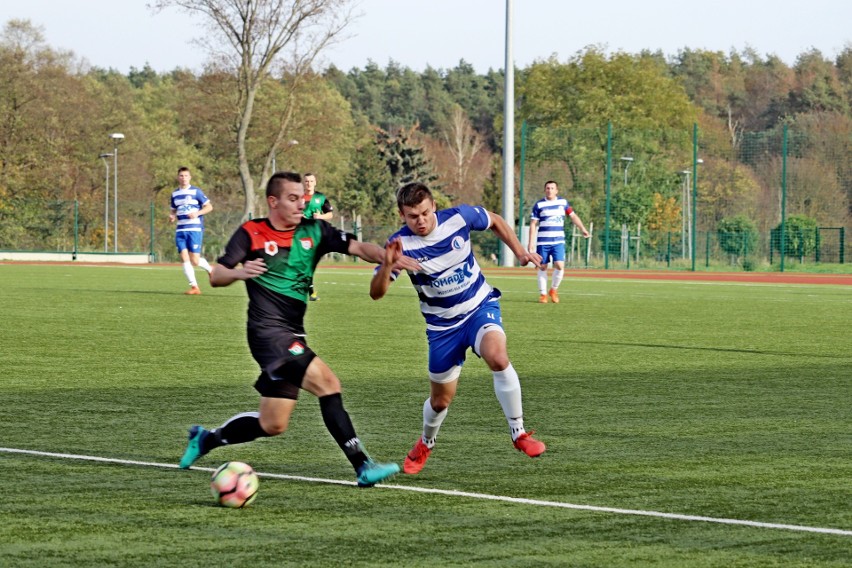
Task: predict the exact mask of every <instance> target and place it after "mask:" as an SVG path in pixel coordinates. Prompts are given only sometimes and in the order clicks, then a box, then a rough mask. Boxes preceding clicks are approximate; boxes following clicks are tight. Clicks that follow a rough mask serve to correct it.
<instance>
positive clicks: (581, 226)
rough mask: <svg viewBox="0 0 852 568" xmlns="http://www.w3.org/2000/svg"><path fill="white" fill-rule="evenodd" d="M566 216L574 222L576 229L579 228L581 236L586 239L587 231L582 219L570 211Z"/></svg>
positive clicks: (587, 236)
mask: <svg viewBox="0 0 852 568" xmlns="http://www.w3.org/2000/svg"><path fill="white" fill-rule="evenodd" d="M568 217H569V218H570V219H571V222H572V223H574V225H576V227H577V228H578V229H580V232H581V233H583V236H584V237H585V238H587V239H588V238H589V231H587V230H586V226H585V225H584V224H583V221H582V220H581V219H580V216H579V215H577V214H576V213H574V212H573V211H572V212H571V214H570V215H569V216H568Z"/></svg>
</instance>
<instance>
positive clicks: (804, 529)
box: [0, 447, 852, 536]
mask: <svg viewBox="0 0 852 568" xmlns="http://www.w3.org/2000/svg"><path fill="white" fill-rule="evenodd" d="M0 452H5V453H10V454H26V455H31V456H42V457H50V458H65V459H74V460H85V461H93V462H101V463H112V464H119V465H139V466H145V467H159V468H166V469H180V468H179V467H178V466H177V465H175V464H170V463H157V462H144V461H134V460H121V459H115V458H102V457H99V456H84V455H79V454H62V453H55V452H41V451H37V450H22V449H18V448H2V447H0ZM191 469H192V470H196V471H210V472H212V471H214V469H213V468H209V467H193V468H191ZM258 475H259V476H260V477H268V478H271V479H285V480H291V481H306V482H311V483H327V484H333V485H355V482H354V481H343V480H340V479H325V478H322V477H304V476H301V475H284V474H278V473H260V472H258ZM375 489H396V490H402V491H414V492H416V493H431V494H435V495H447V496H450V497H466V498H469V499H486V500H489V501H503V502H505V503H517V504H519V505H535V506H539V507H557V508H561V509H574V510H577V511H593V512H596V513H613V514H616V515H635V516H641V517H657V518H661V519H674V520H678V521H699V522H705V523H717V524H722V525H740V526H747V527H757V528H762V529H779V530H789V531H797V532H809V533H821V534H832V535H841V536H852V530H843V529H833V528H823V527H809V526H804V525H787V524H779V523H763V522H760V521H744V520H741V519H724V518H719V517H703V516H700V515H682V514H679V513H663V512H660V511H644V510H641V509H619V508H616V507H597V506H595V505H576V504H573V503H562V502H560V501H542V500H540V499H525V498H521V497H507V496H503V495H489V494H487V493H471V492H468V491H455V490H447V489H430V488H427V487H414V486H408V485H388V484H382V485H377V486H376V487H375Z"/></svg>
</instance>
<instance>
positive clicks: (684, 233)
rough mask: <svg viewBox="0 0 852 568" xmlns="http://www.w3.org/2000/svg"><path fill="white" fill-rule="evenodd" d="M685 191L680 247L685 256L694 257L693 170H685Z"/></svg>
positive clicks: (683, 192) (682, 201)
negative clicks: (691, 186) (691, 198)
mask: <svg viewBox="0 0 852 568" xmlns="http://www.w3.org/2000/svg"><path fill="white" fill-rule="evenodd" d="M680 173H681V174H683V176H684V177H683V191H682V192H681V194H682V195H681V199H680V203H681V205H680V207H681V211H682V213H683V215H682V217H683V219H682V222H681V230H680V247H681V256H682V257H683V258H692V217H691V214H690V203H689V176H690V175H692V170H683V171H682V172H680Z"/></svg>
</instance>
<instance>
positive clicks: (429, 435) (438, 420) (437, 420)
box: [423, 398, 449, 448]
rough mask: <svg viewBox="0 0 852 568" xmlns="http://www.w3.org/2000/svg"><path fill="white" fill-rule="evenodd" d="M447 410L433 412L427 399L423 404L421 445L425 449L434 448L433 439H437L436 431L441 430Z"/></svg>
mask: <svg viewBox="0 0 852 568" xmlns="http://www.w3.org/2000/svg"><path fill="white" fill-rule="evenodd" d="M448 410H449V408H445V409H444V410H442V411H441V412H435V409H434V408H432V403H431V402H430V400H429V399H428V398H427V399H426V402H424V403H423V443H424V444H426V447H427V448H432V447H434V446H435V438H437V437H438V430H440V429H441V424H443V423H444V418H446V417H447V411H448Z"/></svg>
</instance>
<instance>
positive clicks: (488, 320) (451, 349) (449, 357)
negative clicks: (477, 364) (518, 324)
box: [426, 298, 503, 374]
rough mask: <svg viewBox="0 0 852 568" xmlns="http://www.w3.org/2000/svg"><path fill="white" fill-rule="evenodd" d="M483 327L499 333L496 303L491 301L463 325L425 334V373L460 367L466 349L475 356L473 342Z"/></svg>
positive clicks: (499, 323)
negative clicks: (497, 329) (494, 329)
mask: <svg viewBox="0 0 852 568" xmlns="http://www.w3.org/2000/svg"><path fill="white" fill-rule="evenodd" d="M486 326H490V327H498V328H500V329H501V330H502V329H503V317H502V315H501V314H500V302H499V301H498V300H497V298H492V299H490V300H488V301H487V302H485V303H484V304H483V305H482V306H480V307H479V309H478V310H476V312H474V313H473V315H471V316H470V317H469V318H467V321H465V322H464V323H463V324H461V325H460V326H458V327H454V328H453V329H450V330H446V331H430V330H426V337H427V338H428V339H429V372H430V373H436V374H437V373H443V372H445V371H448V370H450V369H452V368H453V367H455V366H457V365H458V366H461V365H463V364H464V360H465V353H466V352H467V349H468V347H470V348H472V349H473V350H474V354H476V355H477V356H479V353H476V340H477V337H481V336H480V330H482V329H483V328H485V327H486Z"/></svg>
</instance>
